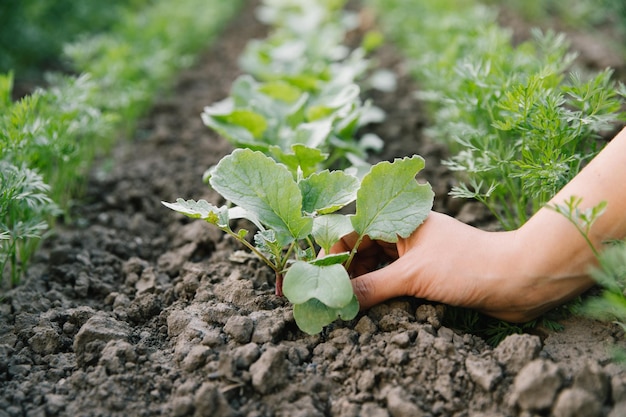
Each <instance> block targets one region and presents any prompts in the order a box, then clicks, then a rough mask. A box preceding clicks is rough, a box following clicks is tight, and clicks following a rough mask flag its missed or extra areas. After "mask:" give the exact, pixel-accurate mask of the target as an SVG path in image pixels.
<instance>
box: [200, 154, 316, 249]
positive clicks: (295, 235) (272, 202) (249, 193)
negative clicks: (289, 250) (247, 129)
mask: <svg viewBox="0 0 626 417" xmlns="http://www.w3.org/2000/svg"><path fill="white" fill-rule="evenodd" d="M210 183H211V186H212V187H213V188H214V189H215V190H216V191H217V192H219V193H220V194H221V195H222V196H223V197H224V198H226V199H227V200H230V201H232V202H233V203H235V204H237V205H238V206H240V207H242V208H244V209H245V210H247V211H248V212H251V213H253V214H254V215H255V216H256V218H257V219H258V221H259V222H260V223H261V224H264V225H265V226H267V227H268V228H270V229H273V230H274V232H276V237H277V240H278V241H279V242H280V243H281V244H288V243H290V242H292V241H293V240H294V239H302V238H304V237H306V236H307V235H308V234H310V233H311V230H312V227H313V220H312V219H311V218H309V217H304V216H302V193H301V192H300V188H299V187H298V184H296V182H295V181H294V179H293V176H292V174H291V173H290V172H289V170H288V169H287V168H286V167H285V166H284V165H281V164H278V163H276V162H275V161H274V160H273V159H271V158H269V157H267V156H265V155H263V154H262V153H261V152H258V151H252V150H249V149H236V150H235V151H233V153H231V154H230V155H228V156H226V157H224V158H222V160H221V161H220V162H219V163H218V164H217V166H216V167H215V170H214V171H213V175H212V176H211V179H210Z"/></svg>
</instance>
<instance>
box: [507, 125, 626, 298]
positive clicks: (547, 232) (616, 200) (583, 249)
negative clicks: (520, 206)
mask: <svg viewBox="0 0 626 417" xmlns="http://www.w3.org/2000/svg"><path fill="white" fill-rule="evenodd" d="M571 196H576V197H579V198H581V199H582V203H581V206H580V209H582V210H584V209H586V208H589V207H593V206H595V205H597V204H598V203H600V202H602V201H606V202H607V207H606V211H605V213H604V214H603V215H602V216H601V217H600V218H599V219H598V220H597V221H596V223H594V224H593V226H592V228H591V230H590V233H589V238H590V240H591V243H592V244H593V245H594V246H595V247H596V248H598V249H599V250H601V249H602V247H603V245H604V244H605V242H606V241H608V240H611V239H623V238H624V237H625V236H626V130H622V131H621V132H620V133H619V134H618V135H617V136H616V137H615V138H614V139H613V140H612V141H611V142H610V143H609V144H608V145H607V146H606V147H605V148H604V149H603V150H602V152H601V153H600V154H598V156H596V158H594V159H593V160H592V161H591V162H590V163H589V164H588V165H587V166H586V167H585V168H584V169H583V170H582V171H581V172H580V173H579V174H578V175H577V176H576V177H575V178H574V179H573V180H572V181H571V182H570V183H568V184H567V185H566V186H565V187H564V188H563V189H562V190H561V191H560V192H559V193H558V194H557V195H556V196H554V198H552V199H551V201H550V203H549V204H551V205H555V204H556V205H562V204H564V202H565V201H567V200H568V199H569V198H570V197H571ZM513 234H514V239H515V244H516V245H518V251H519V253H520V254H524V255H523V257H522V258H523V260H522V264H521V265H520V267H521V268H522V269H521V271H520V273H521V274H523V275H525V276H523V277H522V278H521V279H525V280H526V281H525V282H527V283H528V297H530V298H532V299H534V300H535V303H536V304H544V305H545V306H544V309H547V308H549V307H551V306H553V305H556V304H559V303H561V302H563V301H565V300H567V299H569V298H571V297H573V296H576V295H578V294H580V293H581V292H583V291H585V290H586V289H587V288H589V287H590V286H591V285H592V284H593V281H592V280H591V278H590V277H589V276H588V272H589V268H590V266H591V265H594V264H595V263H596V259H595V255H594V253H593V251H592V249H591V248H590V246H589V244H588V242H586V241H585V239H584V238H583V237H582V235H581V234H580V232H579V231H578V230H577V229H576V228H575V227H574V225H573V224H572V223H570V222H569V221H568V220H567V219H566V218H565V216H563V215H562V214H559V213H557V212H555V211H553V210H551V209H549V208H547V207H544V208H542V209H541V210H539V211H538V212H537V213H536V214H535V215H534V216H533V217H532V218H531V219H530V220H529V221H528V222H527V223H526V224H525V225H524V226H522V227H521V228H520V229H519V230H517V231H516V232H513Z"/></svg>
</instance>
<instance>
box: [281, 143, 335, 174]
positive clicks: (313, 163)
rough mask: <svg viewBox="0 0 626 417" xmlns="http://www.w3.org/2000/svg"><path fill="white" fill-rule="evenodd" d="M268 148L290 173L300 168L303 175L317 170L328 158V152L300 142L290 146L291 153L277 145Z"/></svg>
mask: <svg viewBox="0 0 626 417" xmlns="http://www.w3.org/2000/svg"><path fill="white" fill-rule="evenodd" d="M269 150H270V153H271V154H272V156H273V157H274V158H275V159H276V160H277V161H278V162H281V163H283V164H285V165H286V166H287V167H288V168H289V170H290V171H291V172H292V173H295V172H297V171H298V168H300V169H301V170H302V174H303V175H304V176H305V177H308V176H309V175H311V174H312V173H314V172H317V170H318V169H317V167H318V165H319V164H321V163H322V162H324V161H325V160H326V159H327V158H328V154H325V153H323V152H322V151H321V150H319V149H316V148H309V147H307V146H304V145H300V144H297V145H293V146H292V147H291V150H292V151H293V153H286V152H284V151H283V150H282V149H281V148H280V147H279V146H271V147H270V148H269Z"/></svg>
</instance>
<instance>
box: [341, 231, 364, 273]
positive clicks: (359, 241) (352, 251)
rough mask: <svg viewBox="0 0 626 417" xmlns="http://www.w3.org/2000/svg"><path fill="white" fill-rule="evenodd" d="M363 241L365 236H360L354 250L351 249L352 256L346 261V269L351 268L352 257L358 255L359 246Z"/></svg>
mask: <svg viewBox="0 0 626 417" xmlns="http://www.w3.org/2000/svg"><path fill="white" fill-rule="evenodd" d="M362 241H363V236H359V238H358V239H357V241H356V242H355V243H354V246H353V247H352V250H351V251H350V256H349V257H348V260H347V261H346V264H345V265H344V268H346V271H347V270H348V269H349V268H350V264H351V263H352V259H354V256H355V255H356V252H357V249H358V247H359V245H360V244H361V242H362Z"/></svg>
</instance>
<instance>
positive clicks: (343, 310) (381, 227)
mask: <svg viewBox="0 0 626 417" xmlns="http://www.w3.org/2000/svg"><path fill="white" fill-rule="evenodd" d="M423 167H424V159H423V158H422V157H421V156H419V155H414V156H412V157H405V158H401V159H395V160H394V161H393V162H387V161H385V162H380V163H378V164H376V165H374V166H372V167H371V169H370V170H369V172H368V173H367V174H365V176H364V177H363V178H362V180H360V179H359V178H357V177H356V176H353V175H351V174H348V173H347V172H346V171H341V170H338V171H329V170H324V171H321V172H315V173H312V174H310V175H308V176H304V175H302V174H301V173H302V171H301V170H300V171H299V172H300V175H296V176H294V175H293V173H292V171H291V170H290V169H289V168H288V167H287V166H285V165H284V164H281V163H278V162H276V161H275V160H273V159H272V158H270V157H268V156H266V155H264V154H263V153H261V152H259V151H253V150H250V149H237V150H235V151H233V152H232V153H231V154H230V155H228V156H226V157H224V158H223V159H222V160H221V161H220V162H219V163H218V164H217V165H216V167H215V168H214V169H213V171H212V172H211V177H210V179H209V183H210V184H211V186H212V187H213V188H214V189H215V190H216V191H217V192H219V193H220V194H221V195H222V197H224V198H225V199H226V200H227V201H228V202H229V203H230V204H229V205H224V206H221V207H217V206H214V205H212V204H210V203H208V202H207V201H205V200H200V201H194V200H184V199H178V200H177V201H176V202H175V203H166V202H163V204H164V205H165V206H167V207H169V208H171V209H173V210H175V211H178V212H180V213H182V214H184V215H186V216H189V217H191V218H197V219H202V220H205V221H207V222H208V223H211V224H213V225H215V226H217V227H218V228H220V229H221V230H222V231H224V232H225V233H227V234H229V235H231V236H233V237H234V238H235V239H237V240H238V241H239V242H241V243H242V244H243V245H245V246H246V247H248V248H249V249H250V250H251V251H252V252H253V253H255V254H256V255H257V256H258V257H259V258H260V259H261V260H263V261H264V262H265V263H266V264H267V265H269V266H270V267H271V268H272V269H273V270H274V272H275V274H276V294H277V295H284V296H286V297H287V299H288V300H289V301H290V302H291V303H292V304H293V305H294V311H293V314H294V318H295V321H296V323H297V325H298V327H299V328H300V329H301V330H303V331H304V332H306V333H309V334H315V333H318V332H320V331H321V330H322V328H323V327H324V326H326V325H328V324H330V323H332V322H333V321H335V320H336V319H338V318H342V319H344V320H350V319H352V318H354V317H355V316H356V314H357V313H358V311H359V305H358V301H357V299H356V297H355V295H354V292H353V290H352V285H351V284H350V277H349V275H348V272H347V271H346V268H345V267H344V265H347V264H349V263H350V261H351V260H352V258H353V257H354V255H355V254H356V251H357V250H358V244H359V243H360V242H361V239H362V238H363V237H365V236H369V237H370V238H372V239H378V240H383V241H386V242H396V241H397V240H398V237H407V236H409V235H410V234H411V233H413V231H414V230H415V229H416V228H417V227H418V226H419V225H420V224H422V222H423V221H424V220H425V219H426V217H427V216H428V213H429V212H430V210H431V208H432V204H433V198H434V193H433V191H432V189H431V186H430V185H429V184H428V183H419V182H418V181H417V180H416V178H415V177H416V175H417V173H418V172H419V171H420V170H421V169H422V168H423ZM352 202H355V212H354V214H341V213H339V212H338V211H339V210H340V209H342V208H344V207H346V206H347V205H348V204H350V203H352ZM240 218H243V219H247V220H249V221H250V222H251V223H252V224H254V225H255V226H256V229H257V230H256V232H255V235H254V243H251V242H249V241H248V240H246V239H245V237H246V236H247V234H248V233H249V231H248V230H246V229H240V230H237V231H235V230H232V229H231V227H230V223H231V220H234V219H240ZM352 231H355V232H356V233H357V234H358V235H359V236H360V239H359V240H358V242H357V245H355V247H354V249H353V250H352V251H351V252H349V253H348V252H346V253H340V254H332V255H325V256H322V257H320V256H319V255H318V249H319V248H322V249H324V252H325V253H327V254H328V253H329V249H330V247H331V246H332V245H333V244H334V243H336V242H337V241H338V240H339V239H340V238H341V237H342V236H344V235H345V234H347V233H350V232H352Z"/></svg>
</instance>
